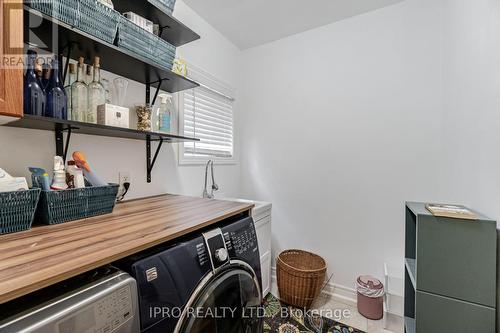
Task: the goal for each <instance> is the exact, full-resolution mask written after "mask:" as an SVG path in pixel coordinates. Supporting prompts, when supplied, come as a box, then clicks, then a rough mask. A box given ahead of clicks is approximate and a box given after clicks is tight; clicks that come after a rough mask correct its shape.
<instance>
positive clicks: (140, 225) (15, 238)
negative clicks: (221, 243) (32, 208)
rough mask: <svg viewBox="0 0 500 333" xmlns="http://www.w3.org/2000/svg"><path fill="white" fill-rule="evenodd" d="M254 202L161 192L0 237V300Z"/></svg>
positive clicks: (214, 220)
mask: <svg viewBox="0 0 500 333" xmlns="http://www.w3.org/2000/svg"><path fill="white" fill-rule="evenodd" d="M252 208H253V204H248V203H239V202H231V201H221V200H211V199H201V198H195V197H186V196H178V195H170V194H166V195H160V196H154V197H148V198H143V199H136V200H130V201H127V202H124V203H121V204H118V205H117V206H116V207H115V209H114V211H113V213H112V214H108V215H103V216H98V217H93V218H88V219H85V220H78V221H73V222H68V223H65V224H60V225H53V226H37V227H34V228H33V229H31V230H28V231H24V232H19V233H15V234H8V235H2V236H0V304H3V303H5V302H8V301H10V300H13V299H15V298H18V297H21V296H24V295H27V294H29V293H31V292H33V291H36V290H39V289H42V288H45V287H47V286H50V285H53V284H55V283H57V282H61V281H64V280H66V279H69V278H71V277H74V276H77V275H79V274H81V273H84V272H87V271H90V270H92V269H94V268H97V267H100V266H103V265H106V264H109V263H112V262H114V261H117V260H119V259H122V258H125V257H128V256H130V255H132V254H134V253H138V252H140V251H143V250H146V249H148V248H151V247H154V246H156V245H159V244H162V243H165V242H167V241H171V240H173V239H175V238H178V237H181V236H183V235H186V234H188V233H191V232H193V231H195V230H199V229H202V228H204V227H207V226H210V225H212V224H214V223H217V222H220V221H222V220H225V219H227V218H229V217H232V216H235V215H238V214H240V213H245V212H250V210H251V209H252Z"/></svg>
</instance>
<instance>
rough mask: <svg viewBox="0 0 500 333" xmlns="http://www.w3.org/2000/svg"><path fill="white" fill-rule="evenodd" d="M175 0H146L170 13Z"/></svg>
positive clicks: (172, 10)
mask: <svg viewBox="0 0 500 333" xmlns="http://www.w3.org/2000/svg"><path fill="white" fill-rule="evenodd" d="M175 1H176V0H148V2H149V3H151V4H152V5H154V6H155V7H156V8H159V9H161V10H162V11H164V12H165V13H167V14H170V15H171V14H172V13H173V12H174V7H175Z"/></svg>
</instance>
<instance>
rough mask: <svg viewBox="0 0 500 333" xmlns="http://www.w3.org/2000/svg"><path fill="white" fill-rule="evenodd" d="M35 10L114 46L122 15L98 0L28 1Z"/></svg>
mask: <svg viewBox="0 0 500 333" xmlns="http://www.w3.org/2000/svg"><path fill="white" fill-rule="evenodd" d="M26 4H27V5H28V6H30V7H31V8H33V9H36V10H39V11H40V12H42V13H44V14H46V15H49V16H51V17H53V18H56V19H58V20H59V21H62V22H64V23H67V24H69V25H71V26H72V27H76V28H78V29H80V30H82V31H84V32H86V33H88V34H90V35H92V36H94V37H97V38H99V39H101V40H103V41H105V42H108V43H110V44H113V43H114V41H115V38H116V33H117V30H118V21H119V19H120V16H121V15H120V13H118V12H117V11H116V10H114V9H112V8H110V7H108V6H106V5H104V4H103V3H102V2H100V1H98V0H27V1H26Z"/></svg>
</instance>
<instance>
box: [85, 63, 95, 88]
mask: <svg viewBox="0 0 500 333" xmlns="http://www.w3.org/2000/svg"><path fill="white" fill-rule="evenodd" d="M85 68H86V69H85V79H84V81H85V83H86V84H87V85H89V84H91V83H92V81H93V79H94V77H93V76H92V72H93V71H92V66H91V65H87V66H85Z"/></svg>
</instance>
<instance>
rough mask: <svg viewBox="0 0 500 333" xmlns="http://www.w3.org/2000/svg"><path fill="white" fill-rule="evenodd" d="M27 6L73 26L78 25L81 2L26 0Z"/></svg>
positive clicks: (72, 0)
mask: <svg viewBox="0 0 500 333" xmlns="http://www.w3.org/2000/svg"><path fill="white" fill-rule="evenodd" d="M25 4H26V5H28V6H30V7H31V8H33V9H36V10H39V11H40V12H42V13H44V14H47V15H49V16H51V17H53V18H55V19H58V20H59V21H62V22H64V23H67V24H69V25H71V26H76V25H77V24H78V18H79V16H80V12H79V1H75V0H25Z"/></svg>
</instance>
